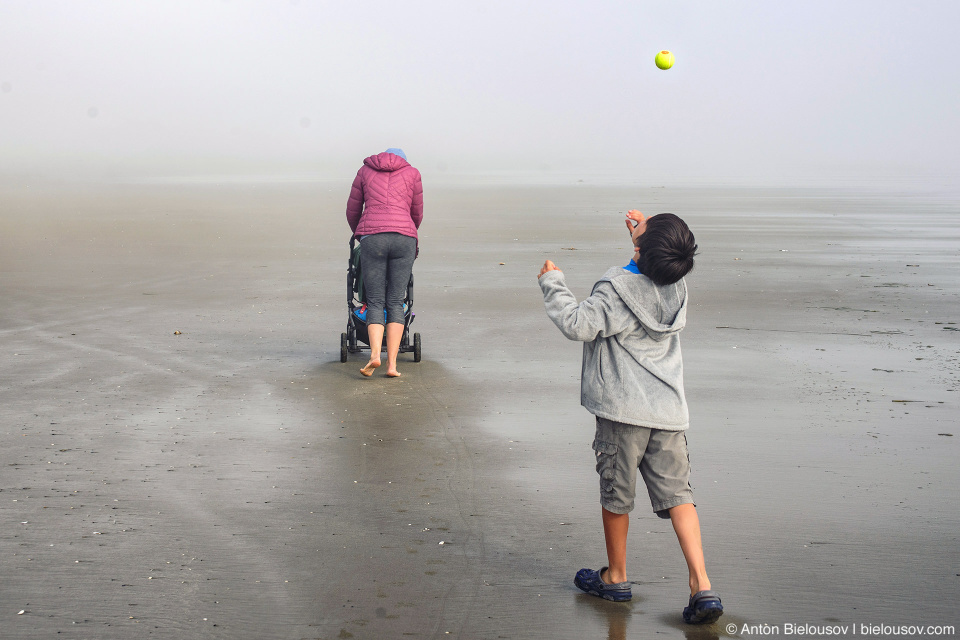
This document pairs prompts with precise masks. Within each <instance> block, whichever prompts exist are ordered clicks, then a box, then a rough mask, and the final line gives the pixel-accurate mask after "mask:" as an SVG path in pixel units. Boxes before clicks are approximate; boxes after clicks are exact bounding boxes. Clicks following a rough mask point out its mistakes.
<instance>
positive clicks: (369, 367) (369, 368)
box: [360, 358, 380, 378]
mask: <svg viewBox="0 0 960 640" xmlns="http://www.w3.org/2000/svg"><path fill="white" fill-rule="evenodd" d="M379 366H380V361H379V360H374V359H373V358H370V362H368V363H367V364H365V365H364V366H363V369H360V373H362V374H363V375H365V376H367V377H368V378H369V377H370V376H372V375H373V372H374V371H376V370H377V367H379Z"/></svg>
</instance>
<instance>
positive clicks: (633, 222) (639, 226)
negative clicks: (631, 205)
mask: <svg viewBox="0 0 960 640" xmlns="http://www.w3.org/2000/svg"><path fill="white" fill-rule="evenodd" d="M625 222H626V223H627V230H628V231H629V232H630V237H633V232H634V231H639V233H638V234H637V235H638V236H641V235H643V232H644V231H646V229H647V219H646V218H645V217H644V215H643V214H642V213H640V211H638V210H637V209H630V210H629V211H627V219H626V221H625Z"/></svg>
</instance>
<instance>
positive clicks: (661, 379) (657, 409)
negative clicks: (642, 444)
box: [539, 267, 690, 431]
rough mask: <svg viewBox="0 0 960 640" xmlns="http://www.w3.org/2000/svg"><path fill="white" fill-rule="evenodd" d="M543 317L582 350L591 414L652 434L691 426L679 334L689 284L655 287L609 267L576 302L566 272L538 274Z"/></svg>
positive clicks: (584, 398) (583, 396) (583, 390)
mask: <svg viewBox="0 0 960 640" xmlns="http://www.w3.org/2000/svg"><path fill="white" fill-rule="evenodd" d="M539 281H540V289H541V290H542V291H543V300H544V304H545V305H546V309H547V315H548V316H550V319H551V320H553V323H554V324H556V325H557V327H558V328H559V329H560V331H561V332H562V333H563V335H565V336H566V337H567V338H569V339H570V340H579V341H581V342H583V343H584V345H583V371H582V373H581V380H580V404H582V405H583V406H584V407H586V409H587V411H589V412H590V413H592V414H594V415H597V416H600V417H601V418H607V419H608V420H616V421H617V422H625V423H627V424H635V425H640V426H643V427H650V428H653V429H664V430H668V431H682V430H684V429H686V428H687V427H688V426H689V424H690V418H689V413H688V412H687V401H686V398H685V396H684V393H683V361H682V359H681V357H680V330H681V329H683V326H684V325H685V324H686V320H687V285H686V282H685V281H683V280H680V281H679V282H677V283H675V284H671V285H665V286H657V285H655V284H654V283H653V281H652V280H650V278H648V277H646V276H644V275H637V274H634V273H630V272H628V271H625V270H624V269H622V268H621V267H614V268H612V269H610V270H609V271H607V272H606V273H605V274H604V276H603V278H601V279H600V281H599V282H597V283H596V284H595V285H593V292H592V293H591V295H590V297H589V298H587V299H586V300H584V301H583V302H581V303H579V304H578V303H577V299H576V298H575V297H574V295H573V293H571V292H570V289H568V288H567V285H566V283H565V282H564V277H563V273H562V272H560V271H548V272H547V273H545V274H543V275H542V276H540V280H539Z"/></svg>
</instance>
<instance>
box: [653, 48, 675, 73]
mask: <svg viewBox="0 0 960 640" xmlns="http://www.w3.org/2000/svg"><path fill="white" fill-rule="evenodd" d="M653 61H654V62H656V63H657V67H659V68H660V69H669V68H670V67H672V66H673V54H672V53H670V52H669V51H661V52H660V53H658V54H657V57H656V58H654V59H653Z"/></svg>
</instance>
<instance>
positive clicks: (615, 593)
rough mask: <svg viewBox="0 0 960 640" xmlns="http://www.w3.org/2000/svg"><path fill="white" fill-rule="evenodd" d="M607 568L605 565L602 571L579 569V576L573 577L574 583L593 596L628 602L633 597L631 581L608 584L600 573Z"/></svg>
mask: <svg viewBox="0 0 960 640" xmlns="http://www.w3.org/2000/svg"><path fill="white" fill-rule="evenodd" d="M606 570H607V567H603V568H602V569H600V571H594V570H593V569H580V571H577V577H575V578H574V579H573V584H575V585H577V588H578V589H580V590H581V591H586V592H587V593H589V594H590V595H592V596H597V597H598V598H603V599H604V600H612V601H614V602H626V601H627V600H630V599H631V598H633V592H631V591H630V583H629V582H617V583H616V584H607V583H606V582H604V581H603V580H601V579H600V574H602V573H603V572H604V571H606Z"/></svg>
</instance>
